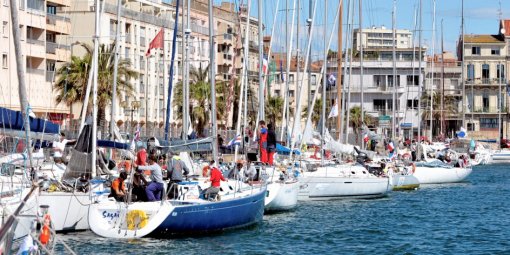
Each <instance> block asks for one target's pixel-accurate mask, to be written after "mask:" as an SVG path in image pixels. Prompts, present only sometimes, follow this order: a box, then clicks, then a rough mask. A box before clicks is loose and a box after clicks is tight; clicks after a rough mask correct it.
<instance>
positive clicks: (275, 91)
mask: <svg viewBox="0 0 510 255" xmlns="http://www.w3.org/2000/svg"><path fill="white" fill-rule="evenodd" d="M274 95H275V96H277V97H279V96H280V90H279V89H275V90H274Z"/></svg>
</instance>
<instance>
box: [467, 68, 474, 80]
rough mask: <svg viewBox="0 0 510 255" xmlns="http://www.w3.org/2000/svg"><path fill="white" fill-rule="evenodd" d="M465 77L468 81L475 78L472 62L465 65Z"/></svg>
mask: <svg viewBox="0 0 510 255" xmlns="http://www.w3.org/2000/svg"><path fill="white" fill-rule="evenodd" d="M467 78H468V81H472V80H474V79H475V65H473V64H468V65H467Z"/></svg>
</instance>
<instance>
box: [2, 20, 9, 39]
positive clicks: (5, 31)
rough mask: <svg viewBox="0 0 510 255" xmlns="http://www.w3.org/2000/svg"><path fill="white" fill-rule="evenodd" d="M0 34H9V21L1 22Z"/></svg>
mask: <svg viewBox="0 0 510 255" xmlns="http://www.w3.org/2000/svg"><path fill="white" fill-rule="evenodd" d="M2 35H3V36H4V37H8V36H9V23H7V21H4V22H3V24H2Z"/></svg>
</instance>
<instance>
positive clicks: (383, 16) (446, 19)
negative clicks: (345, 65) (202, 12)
mask: <svg viewBox="0 0 510 255" xmlns="http://www.w3.org/2000/svg"><path fill="white" fill-rule="evenodd" d="M214 1H215V3H217V4H219V3H220V2H222V0H214ZM223 1H225V0H223ZM230 1H231V2H235V3H237V4H239V3H241V2H244V3H247V1H248V0H230ZM277 1H278V0H262V6H263V7H262V8H263V9H262V10H263V14H262V20H263V22H264V25H265V26H266V28H267V29H266V30H265V35H270V34H271V28H272V27H273V20H274V17H275V13H276V14H277V15H276V23H275V24H276V25H275V37H274V42H273V51H283V50H285V44H286V43H285V42H287V41H288V40H286V38H285V9H286V8H285V4H286V1H288V2H289V3H288V4H289V7H288V9H290V10H289V19H290V17H291V16H292V10H291V9H292V2H293V1H292V0H279V1H280V4H279V6H278V11H276V10H277V8H276V3H277ZM309 1H310V0H300V2H301V8H300V9H299V10H300V11H301V12H300V19H299V21H300V22H299V23H300V24H301V26H300V27H301V29H300V36H299V38H300V40H299V43H300V47H299V48H300V52H301V54H304V52H305V45H306V42H307V39H308V36H307V30H308V29H307V27H306V20H307V19H308V16H309V10H310V7H309ZM315 1H316V0H313V1H312V2H315ZM349 1H354V3H355V6H356V10H355V11H354V12H355V16H354V27H355V28H357V27H358V26H359V22H358V10H357V9H358V1H359V0H344V4H345V5H344V6H345V8H344V22H343V23H344V29H343V30H344V33H345V31H346V30H347V9H348V8H346V7H347V4H348V2H349ZM393 1H394V0H363V9H362V22H363V27H364V28H367V27H372V26H377V27H380V26H383V25H384V26H385V27H387V28H390V29H391V27H392V7H393ZM419 1H420V0H395V2H396V27H397V28H398V29H408V30H411V31H414V30H415V29H416V30H418V29H419V27H418V26H417V27H416V28H415V12H417V9H418V8H417V6H418V5H419ZM258 2H259V1H258V0H252V9H251V14H252V16H255V17H257V15H258V6H257V4H258ZM325 2H327V6H326V4H325ZM433 2H434V0H422V6H423V25H422V27H423V29H422V30H423V35H422V37H423V45H425V46H428V48H429V54H430V53H431V52H432V49H431V48H432V47H431V46H432V37H433V32H432V31H433V30H434V29H433V17H434V15H433ZM317 3H318V5H317V10H316V15H315V21H314V31H315V32H314V34H313V36H312V37H313V39H314V40H312V52H311V54H312V57H314V58H318V57H319V56H322V55H323V52H324V51H323V48H324V46H323V43H324V38H329V36H330V34H331V30H332V28H333V24H334V23H335V21H334V18H335V14H336V11H337V8H338V4H339V1H338V0H318V1H317ZM500 4H501V8H500ZM461 6H462V0H436V26H435V31H436V32H435V34H436V35H435V42H436V43H435V51H434V52H436V53H439V52H440V50H441V49H440V45H441V44H440V42H441V21H442V20H443V29H444V47H445V50H446V51H452V52H454V53H455V51H456V50H455V48H456V42H457V41H458V39H459V36H460V34H461ZM326 10H327V11H326ZM500 10H501V18H503V19H505V18H510V0H464V20H465V28H464V31H465V33H466V34H497V33H498V29H499V17H500ZM324 15H326V20H327V22H324ZM296 19H297V17H296ZM336 31H337V28H335V34H334V36H335V37H334V39H333V42H332V45H331V49H332V50H337V49H338V45H337V39H336ZM294 33H296V29H294ZM289 34H290V31H289ZM294 38H295V35H294ZM344 38H345V34H344ZM415 40H418V32H416V34H415ZM326 41H327V40H326ZM293 43H294V46H293V48H294V49H295V43H296V41H295V40H294V41H293ZM344 43H345V39H344Z"/></svg>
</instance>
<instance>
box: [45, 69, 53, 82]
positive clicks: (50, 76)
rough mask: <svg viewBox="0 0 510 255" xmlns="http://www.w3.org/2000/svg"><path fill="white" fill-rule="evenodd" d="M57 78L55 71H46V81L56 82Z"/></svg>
mask: <svg viewBox="0 0 510 255" xmlns="http://www.w3.org/2000/svg"><path fill="white" fill-rule="evenodd" d="M54 78H55V71H46V81H47V82H51V83H53V82H54V80H55V79H54Z"/></svg>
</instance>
